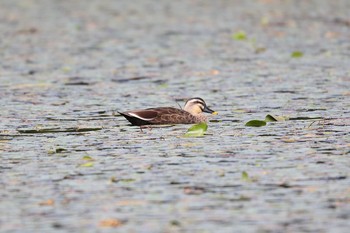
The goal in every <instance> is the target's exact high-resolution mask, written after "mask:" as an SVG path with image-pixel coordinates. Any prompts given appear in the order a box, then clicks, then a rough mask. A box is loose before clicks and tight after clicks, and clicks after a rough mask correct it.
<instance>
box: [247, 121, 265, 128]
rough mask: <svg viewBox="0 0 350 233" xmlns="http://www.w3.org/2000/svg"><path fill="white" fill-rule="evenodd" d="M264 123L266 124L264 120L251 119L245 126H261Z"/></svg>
mask: <svg viewBox="0 0 350 233" xmlns="http://www.w3.org/2000/svg"><path fill="white" fill-rule="evenodd" d="M265 125H266V121H261V120H251V121H248V122H247V123H245V126H250V127H261V126H265Z"/></svg>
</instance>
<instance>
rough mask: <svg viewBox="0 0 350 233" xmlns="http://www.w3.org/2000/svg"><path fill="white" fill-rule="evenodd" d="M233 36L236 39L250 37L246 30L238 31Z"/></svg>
mask: <svg viewBox="0 0 350 233" xmlns="http://www.w3.org/2000/svg"><path fill="white" fill-rule="evenodd" d="M232 38H233V39H234V40H246V39H247V38H248V37H247V34H246V33H245V31H238V32H236V33H234V34H233V35H232Z"/></svg>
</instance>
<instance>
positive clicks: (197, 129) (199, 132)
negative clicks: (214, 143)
mask: <svg viewBox="0 0 350 233" xmlns="http://www.w3.org/2000/svg"><path fill="white" fill-rule="evenodd" d="M207 129H208V125H207V124H206V123H204V122H202V123H199V124H196V125H193V126H191V127H190V128H189V129H188V130H187V133H185V137H201V136H203V135H204V133H205V132H206V131H207Z"/></svg>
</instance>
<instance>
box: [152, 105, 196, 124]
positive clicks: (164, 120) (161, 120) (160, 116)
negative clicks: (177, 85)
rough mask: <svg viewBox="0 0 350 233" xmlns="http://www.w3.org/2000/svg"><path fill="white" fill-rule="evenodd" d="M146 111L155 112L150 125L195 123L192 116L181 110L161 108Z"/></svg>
mask: <svg viewBox="0 0 350 233" xmlns="http://www.w3.org/2000/svg"><path fill="white" fill-rule="evenodd" d="M148 110H150V111H156V112H157V116H156V117H155V118H154V119H153V120H152V124H159V125H161V124H191V123H195V121H196V119H195V117H194V116H192V115H191V114H190V113H188V112H186V111H184V110H182V109H177V108H172V107H161V108H150V109H148Z"/></svg>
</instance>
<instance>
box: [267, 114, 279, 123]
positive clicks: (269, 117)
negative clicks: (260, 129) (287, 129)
mask: <svg viewBox="0 0 350 233" xmlns="http://www.w3.org/2000/svg"><path fill="white" fill-rule="evenodd" d="M265 121H266V122H273V121H278V120H277V119H276V117H274V116H272V115H270V114H268V115H266V117H265Z"/></svg>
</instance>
